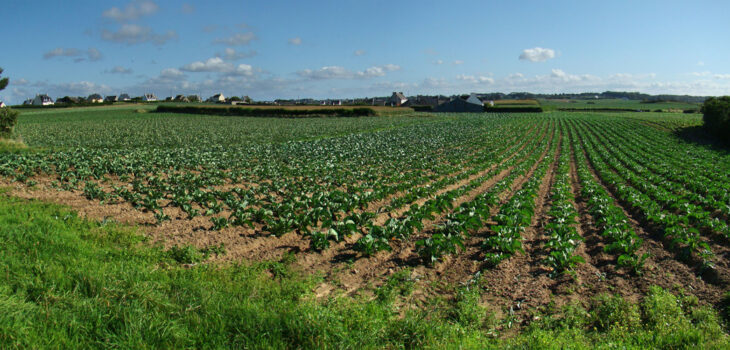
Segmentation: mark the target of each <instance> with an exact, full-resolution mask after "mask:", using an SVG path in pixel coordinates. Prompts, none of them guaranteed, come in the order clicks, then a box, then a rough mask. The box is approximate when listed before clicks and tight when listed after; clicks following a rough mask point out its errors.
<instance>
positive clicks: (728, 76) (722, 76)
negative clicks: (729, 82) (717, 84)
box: [713, 74, 730, 79]
mask: <svg viewBox="0 0 730 350" xmlns="http://www.w3.org/2000/svg"><path fill="white" fill-rule="evenodd" d="M713 77H714V78H715V79H730V74H715V75H713Z"/></svg>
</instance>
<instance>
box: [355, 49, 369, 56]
mask: <svg viewBox="0 0 730 350" xmlns="http://www.w3.org/2000/svg"><path fill="white" fill-rule="evenodd" d="M366 53H367V52H366V51H365V50H355V52H353V54H354V55H355V56H363V55H365V54H366Z"/></svg>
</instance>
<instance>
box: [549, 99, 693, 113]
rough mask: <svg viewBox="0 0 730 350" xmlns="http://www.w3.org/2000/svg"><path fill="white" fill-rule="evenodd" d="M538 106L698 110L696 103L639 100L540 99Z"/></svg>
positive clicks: (552, 107)
mask: <svg viewBox="0 0 730 350" xmlns="http://www.w3.org/2000/svg"><path fill="white" fill-rule="evenodd" d="M539 102H540V105H541V106H542V107H543V108H545V109H546V110H555V109H560V108H569V109H641V110H651V111H654V110H657V109H662V110H685V109H693V110H698V109H699V107H700V105H699V104H697V103H686V102H673V101H662V102H655V103H647V102H643V101H639V100H622V99H594V100H565V99H560V100H557V99H541V100H540V101H539Z"/></svg>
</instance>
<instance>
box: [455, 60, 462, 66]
mask: <svg viewBox="0 0 730 350" xmlns="http://www.w3.org/2000/svg"><path fill="white" fill-rule="evenodd" d="M453 63H454V64H455V65H460V64H464V61H462V60H454V62H453Z"/></svg>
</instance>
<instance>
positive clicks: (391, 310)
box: [0, 195, 730, 349]
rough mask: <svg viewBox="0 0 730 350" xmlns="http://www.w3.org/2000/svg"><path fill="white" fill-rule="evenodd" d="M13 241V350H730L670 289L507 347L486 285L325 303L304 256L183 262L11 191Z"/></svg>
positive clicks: (619, 302)
mask: <svg viewBox="0 0 730 350" xmlns="http://www.w3.org/2000/svg"><path fill="white" fill-rule="evenodd" d="M0 247H1V249H0V348H125V349H130V348H134V349H144V348H221V347H222V348H364V349H370V348H459V347H461V348H505V347H506V348H534V349H544V348H561V347H567V348H585V349H589V348H652V347H664V348H682V347H690V346H695V345H702V347H716V348H727V346H730V344H728V340H727V335H726V333H725V330H724V329H723V328H722V326H721V322H720V320H719V318H718V316H717V313H716V312H715V311H714V310H712V309H711V308H708V307H700V306H698V305H697V302H696V300H695V299H691V298H686V297H675V296H674V295H672V294H670V293H668V292H666V291H663V290H661V289H652V291H651V293H650V294H649V295H648V296H647V297H646V298H645V300H644V301H643V302H642V303H641V304H632V303H629V302H627V301H625V300H623V299H622V298H620V297H610V296H605V297H603V298H602V299H596V300H595V301H594V303H593V304H591V305H587V306H585V307H586V308H583V307H584V306H581V305H574V306H571V307H568V308H565V309H561V310H552V311H550V312H549V313H547V314H544V315H542V316H540V317H537V318H535V319H536V320H538V321H535V322H534V323H533V324H532V325H531V326H530V327H528V328H526V329H524V330H523V332H521V333H518V334H516V335H513V336H511V337H506V338H505V337H503V336H502V338H496V339H495V338H494V337H495V336H500V334H504V333H500V332H499V330H502V331H507V327H508V326H509V325H510V319H509V317H506V318H505V319H502V320H499V319H496V318H495V317H494V314H493V313H492V311H490V307H486V306H484V304H482V303H480V294H479V291H480V289H479V288H478V287H479V285H478V284H477V285H472V286H470V287H469V288H466V287H461V288H459V291H458V293H457V297H456V298H455V299H454V300H448V299H442V298H439V297H434V298H433V300H431V301H430V302H428V303H426V304H425V306H421V307H418V308H412V309H411V308H408V307H405V308H403V307H402V306H403V303H405V302H407V301H408V300H409V299H408V297H407V296H408V294H409V293H410V291H411V290H412V285H411V284H410V283H411V282H409V281H408V279H407V278H406V277H405V276H402V275H400V274H397V275H396V276H394V278H393V279H392V280H391V281H389V282H388V283H386V284H385V285H384V286H383V287H381V289H379V290H378V291H376V293H374V294H375V296H376V297H374V298H367V297H349V296H339V297H332V298H330V299H327V300H316V298H315V297H314V296H313V293H312V290H313V289H314V287H315V286H316V284H317V282H318V280H317V278H315V277H306V276H301V275H299V274H297V273H295V272H292V270H291V269H290V268H289V266H288V261H291V260H290V259H285V260H282V261H277V262H259V263H253V264H241V265H236V266H225V267H224V266H221V267H216V266H210V265H206V264H198V265H195V266H192V267H189V265H185V266H183V265H181V264H180V263H178V262H177V261H176V260H174V259H173V258H172V256H171V254H169V253H168V252H166V251H164V250H162V249H160V248H156V247H151V246H150V245H149V244H148V243H147V242H144V240H143V239H142V238H141V236H139V235H138V234H137V232H135V230H134V229H133V228H130V227H123V226H119V225H115V224H113V223H108V222H101V223H97V222H90V221H85V220H82V219H79V218H77V217H76V215H75V214H74V213H72V212H70V211H69V210H67V209H64V208H63V207H60V206H57V205H50V204H44V203H40V202H28V201H24V200H19V199H13V198H10V197H7V196H4V195H0ZM186 266H187V267H186ZM481 283H483V284H488V281H482V282H481ZM397 300H400V302H396V301H397ZM397 305H400V307H399V306H397ZM404 309H410V310H411V311H402V310H404Z"/></svg>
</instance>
